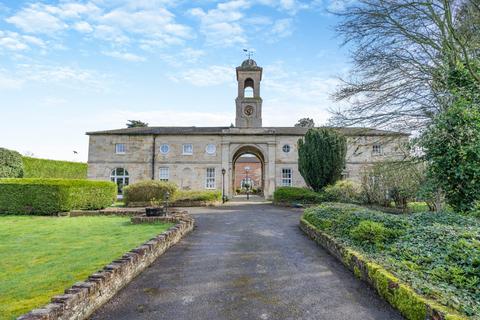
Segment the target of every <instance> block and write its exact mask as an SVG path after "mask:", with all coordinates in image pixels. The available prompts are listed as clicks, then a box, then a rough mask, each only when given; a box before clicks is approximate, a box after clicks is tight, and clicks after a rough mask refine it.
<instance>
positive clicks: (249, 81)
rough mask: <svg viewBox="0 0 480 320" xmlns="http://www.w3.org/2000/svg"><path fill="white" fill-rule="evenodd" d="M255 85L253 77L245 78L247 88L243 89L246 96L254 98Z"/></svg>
mask: <svg viewBox="0 0 480 320" xmlns="http://www.w3.org/2000/svg"><path fill="white" fill-rule="evenodd" d="M253 86H254V82H253V80H252V78H247V79H245V82H244V88H245V90H244V91H243V96H244V97H245V98H253V96H254V93H253Z"/></svg>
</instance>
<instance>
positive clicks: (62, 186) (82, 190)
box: [0, 178, 117, 215]
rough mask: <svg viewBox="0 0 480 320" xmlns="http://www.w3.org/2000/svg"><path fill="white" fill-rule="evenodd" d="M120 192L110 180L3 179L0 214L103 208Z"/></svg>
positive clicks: (46, 213) (0, 187) (42, 213)
mask: <svg viewBox="0 0 480 320" xmlns="http://www.w3.org/2000/svg"><path fill="white" fill-rule="evenodd" d="M116 195H117V187H116V185H115V184H114V183H112V182H108V181H91V180H74V179H38V178H27V179H0V213H1V214H40V215H52V214H56V213H58V212H64V211H70V210H73V209H92V210H93V209H103V208H105V207H107V206H109V205H111V204H112V203H113V202H114V201H115V199H116Z"/></svg>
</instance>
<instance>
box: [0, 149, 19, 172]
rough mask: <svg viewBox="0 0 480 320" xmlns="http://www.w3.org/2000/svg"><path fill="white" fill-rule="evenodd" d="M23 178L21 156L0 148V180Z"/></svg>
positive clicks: (15, 152)
mask: <svg viewBox="0 0 480 320" xmlns="http://www.w3.org/2000/svg"><path fill="white" fill-rule="evenodd" d="M21 177H23V164H22V155H21V154H20V153H18V152H17V151H13V150H8V149H4V148H0V178H21Z"/></svg>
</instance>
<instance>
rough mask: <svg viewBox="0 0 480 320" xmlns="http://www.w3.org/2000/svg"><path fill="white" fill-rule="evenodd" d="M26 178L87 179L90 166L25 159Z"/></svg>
mask: <svg viewBox="0 0 480 320" xmlns="http://www.w3.org/2000/svg"><path fill="white" fill-rule="evenodd" d="M23 167H24V170H25V175H24V176H25V178H52V179H53V178H57V179H86V178H87V169H88V165H87V164H86V163H82V162H71V161H58V160H48V159H39V158H31V157H23Z"/></svg>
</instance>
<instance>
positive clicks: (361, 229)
mask: <svg viewBox="0 0 480 320" xmlns="http://www.w3.org/2000/svg"><path fill="white" fill-rule="evenodd" d="M350 236H351V237H352V239H354V240H357V241H359V242H365V243H368V244H375V245H381V244H383V243H384V242H385V241H386V240H387V239H388V237H389V236H390V232H389V230H388V229H386V228H385V227H384V225H383V223H380V222H375V221H370V220H365V221H360V223H359V224H358V226H356V227H355V228H353V229H352V230H351V231H350Z"/></svg>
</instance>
